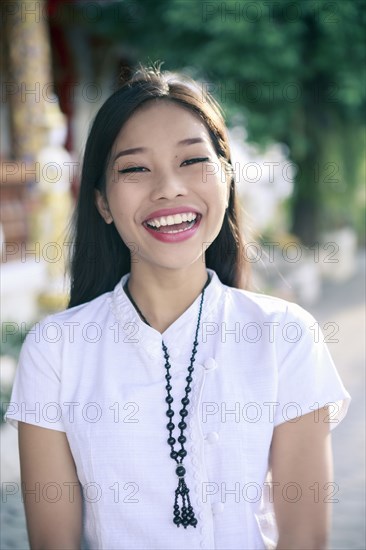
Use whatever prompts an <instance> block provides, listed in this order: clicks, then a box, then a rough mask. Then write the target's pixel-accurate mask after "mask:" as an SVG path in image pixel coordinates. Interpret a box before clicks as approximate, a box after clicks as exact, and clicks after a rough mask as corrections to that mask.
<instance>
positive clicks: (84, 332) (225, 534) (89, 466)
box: [6, 269, 350, 550]
mask: <svg viewBox="0 0 366 550" xmlns="http://www.w3.org/2000/svg"><path fill="white" fill-rule="evenodd" d="M207 272H208V273H209V274H210V275H211V281H210V283H209V285H208V287H207V288H206V291H205V299H204V304H203V310H202V318H201V329H200V331H199V337H198V340H199V345H198V348H197V355H196V360H195V363H194V366H195V370H194V373H193V383H192V392H191V394H190V404H189V407H188V410H189V416H188V429H187V434H186V435H187V439H188V440H187V443H186V445H185V447H186V449H187V451H188V455H187V457H186V458H185V461H184V464H185V466H186V470H187V474H186V482H187V485H188V487H189V489H190V497H191V502H192V505H193V507H194V510H195V513H196V517H197V519H198V525H197V528H196V529H194V528H192V527H188V528H187V529H183V527H180V528H177V527H176V526H175V525H174V524H173V522H172V517H173V503H174V491H175V489H176V487H177V480H178V478H177V476H176V474H175V462H174V461H173V460H172V459H171V458H170V457H169V453H170V448H169V446H168V444H167V441H166V440H167V437H168V431H167V429H166V424H167V422H168V418H167V417H166V414H165V413H166V409H167V405H166V403H165V397H166V390H165V385H166V381H165V378H164V377H165V368H164V356H163V351H162V347H161V344H162V339H163V340H164V342H165V344H166V345H167V347H168V352H169V354H170V362H171V364H172V368H171V374H172V381H171V383H172V386H173V390H172V395H173V397H174V403H173V405H172V407H173V409H174V410H175V417H174V418H173V421H175V424H176V425H177V424H178V421H179V420H178V418H179V416H178V411H179V409H180V408H181V403H180V400H181V398H182V397H183V396H184V387H185V385H186V381H185V377H186V376H187V375H188V372H187V367H188V365H189V361H190V357H191V352H192V345H193V340H194V333H195V329H196V323H197V316H198V310H199V303H200V298H201V297H200V296H199V297H197V299H196V300H195V301H194V303H193V304H192V305H191V306H190V307H189V308H188V309H187V310H186V311H185V312H184V313H183V314H182V315H181V316H180V317H179V318H178V319H177V320H176V321H175V322H174V323H173V324H172V325H171V326H170V327H169V328H168V329H167V330H166V331H165V332H164V333H163V334H160V333H159V332H158V331H157V330H155V329H153V328H152V327H150V326H148V325H146V324H145V323H144V322H143V321H142V320H141V319H140V317H139V316H138V314H137V312H136V311H135V309H134V307H133V305H132V304H131V302H130V300H129V299H128V297H127V296H126V294H125V292H124V290H123V284H124V283H125V282H126V280H127V279H128V277H129V274H126V275H124V276H123V277H122V279H121V281H120V282H119V283H118V284H117V285H116V287H115V289H114V290H113V291H112V292H108V293H106V294H103V295H102V296H100V297H98V298H96V299H95V300H92V301H91V302H89V303H86V304H83V305H81V306H77V307H74V308H71V309H69V310H66V311H64V312H61V313H57V314H54V315H50V316H48V317H46V318H45V319H44V320H43V321H42V322H40V323H37V324H36V325H35V327H33V330H32V331H31V332H30V333H29V334H28V336H27V338H26V341H25V343H24V344H23V347H22V350H21V355H20V359H19V364H18V369H17V373H16V378H15V382H14V387H13V392H12V397H11V403H10V405H9V407H8V411H7V414H6V420H7V421H8V422H10V423H12V424H13V425H14V426H17V421H18V420H21V421H23V422H28V423H31V424H35V425H38V426H42V427H45V428H50V429H54V430H60V431H64V432H66V434H67V438H68V441H69V444H70V448H71V451H72V454H73V457H74V460H75V464H76V467H77V474H78V477H79V481H80V484H81V486H82V489H83V499H84V506H85V508H84V537H85V539H86V540H87V541H88V545H89V547H90V548H92V549H108V550H114V549H115V550H117V549H118V550H121V549H126V550H127V549H128V550H131V549H139V550H141V549H155V548H159V549H160V550H163V549H177V550H178V549H180V550H183V549H184V550H185V549H187V548H192V549H198V548H205V549H222V550H224V549H225V550H230V549H243V548H245V549H249V548H250V549H264V548H273V547H275V544H276V537H277V532H276V524H275V517H274V515H273V512H272V509H271V507H270V504H268V498H267V497H266V491H267V489H268V485H267V484H265V481H266V476H267V470H268V455H269V448H270V444H271V438H272V433H273V429H274V427H275V426H277V425H278V424H281V423H282V422H286V421H289V420H294V419H296V418H297V417H298V416H301V415H303V414H306V413H309V412H312V411H315V410H316V409H318V408H320V407H322V406H324V405H325V404H330V409H329V412H330V418H329V420H330V421H331V427H332V428H333V427H335V426H336V425H337V424H338V423H339V422H340V421H341V420H342V418H343V417H344V416H345V414H346V411H347V408H348V404H349V401H350V396H349V394H348V392H347V391H346V389H345V388H344V386H343V384H342V382H341V380H340V377H339V375H338V373H337V371H336V368H335V366H334V363H333V360H332V358H331V356H330V353H329V351H328V348H327V345H326V343H325V342H324V336H323V334H322V332H321V330H318V329H319V326H318V325H317V324H316V320H315V319H314V317H313V316H312V315H310V314H309V313H308V312H307V311H305V310H304V309H303V308H301V307H300V306H298V305H296V304H294V303H291V302H287V301H285V300H282V299H279V298H274V297H271V296H267V295H261V294H256V293H253V292H250V291H244V290H238V289H234V288H231V287H228V286H226V285H224V284H222V283H221V281H220V279H219V278H218V276H217V274H216V273H215V271H213V270H211V269H207ZM314 414H316V413H315V412H314ZM174 435H175V437H176V438H177V436H178V435H179V433H178V428H177V427H176V429H175V434H174ZM178 448H179V447H178ZM65 490H66V489H65Z"/></svg>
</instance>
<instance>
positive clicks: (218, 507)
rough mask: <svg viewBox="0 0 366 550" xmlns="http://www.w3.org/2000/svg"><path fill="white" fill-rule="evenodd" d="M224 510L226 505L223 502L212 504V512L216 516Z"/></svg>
mask: <svg viewBox="0 0 366 550" xmlns="http://www.w3.org/2000/svg"><path fill="white" fill-rule="evenodd" d="M223 511H224V505H223V503H222V502H214V503H213V504H212V513H213V515H214V516H217V515H218V514H221V513H222V512H223Z"/></svg>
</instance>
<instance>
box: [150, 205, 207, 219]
mask: <svg viewBox="0 0 366 550" xmlns="http://www.w3.org/2000/svg"><path fill="white" fill-rule="evenodd" d="M184 212H194V213H195V214H200V212H198V210H196V208H192V207H190V206H177V207H176V208H163V209H162V210H155V212H151V214H149V216H148V217H147V218H145V220H144V222H147V221H149V220H152V219H153V218H159V217H160V216H173V215H174V214H183V213H184Z"/></svg>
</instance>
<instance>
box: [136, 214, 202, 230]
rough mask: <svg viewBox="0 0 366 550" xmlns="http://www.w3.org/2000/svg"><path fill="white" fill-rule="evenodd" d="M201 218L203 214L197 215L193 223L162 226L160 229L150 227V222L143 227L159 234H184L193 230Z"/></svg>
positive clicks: (183, 222)
mask: <svg viewBox="0 0 366 550" xmlns="http://www.w3.org/2000/svg"><path fill="white" fill-rule="evenodd" d="M201 217H202V216H201V214H197V216H196V218H195V219H194V220H192V221H182V222H181V223H176V224H172V225H161V226H160V227H156V226H154V225H150V223H149V222H144V223H143V225H144V226H145V227H148V228H149V229H151V230H152V231H156V232H157V233H183V232H184V231H188V229H191V228H192V227H193V226H194V225H196V224H197V223H198V221H199V220H200V219H201Z"/></svg>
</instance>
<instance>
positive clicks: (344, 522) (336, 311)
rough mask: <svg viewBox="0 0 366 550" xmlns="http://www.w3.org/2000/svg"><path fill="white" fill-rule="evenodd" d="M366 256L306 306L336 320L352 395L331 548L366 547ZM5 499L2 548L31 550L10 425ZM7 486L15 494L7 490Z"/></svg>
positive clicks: (5, 433)
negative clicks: (348, 276) (345, 277)
mask: <svg viewBox="0 0 366 550" xmlns="http://www.w3.org/2000/svg"><path fill="white" fill-rule="evenodd" d="M364 281H365V256H364V255H362V256H360V258H359V269H358V273H357V275H356V276H354V277H353V278H352V279H351V280H349V281H347V282H346V283H343V284H340V283H337V284H335V283H334V284H331V283H327V284H325V285H324V292H323V294H322V298H321V299H320V300H319V302H318V303H317V305H316V306H313V307H306V309H308V310H309V311H310V312H311V313H312V314H313V315H314V316H315V318H316V319H317V321H318V322H319V323H320V324H321V326H324V323H326V322H333V323H337V325H338V326H339V332H338V334H337V335H336V337H337V338H338V339H339V342H338V343H333V344H329V348H330V351H331V353H332V356H333V358H334V361H335V363H336V365H337V368H338V370H339V373H340V375H341V377H342V380H343V382H344V384H345V385H346V387H347V389H348V391H349V392H350V393H351V395H352V403H351V406H350V409H349V412H348V415H347V417H346V419H345V420H344V421H343V422H342V423H341V424H340V425H339V426H338V427H337V428H336V429H335V430H334V432H333V448H334V456H335V460H334V468H335V480H336V482H337V483H338V485H339V492H338V493H337V495H334V496H335V497H336V498H338V500H339V502H338V503H335V504H334V519H333V533H332V540H331V549H332V550H365V549H366V539H365V494H364V488H365V466H364V465H365V440H364V438H365V395H364V388H365V371H364V368H365V341H364V339H365V336H364V335H365V333H366V326H365V312H364V303H365V282H364ZM1 436H2V437H1V451H2V460H1V472H2V482H3V485H2V488H3V491H2V500H1V513H0V550H11V549H16V550H28V549H29V544H28V542H27V535H26V529H25V519H24V511H23V507H22V503H21V500H20V492H19V491H17V492H16V490H17V486H16V485H7V486H6V487H5V486H4V482H9V481H15V482H16V483H19V461H18V454H17V432H16V430H14V428H12V427H11V426H5V427H4V428H2V429H1ZM4 488H5V489H7V491H8V493H9V492H16V494H14V495H9V494H8V495H6V494H5V492H4Z"/></svg>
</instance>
